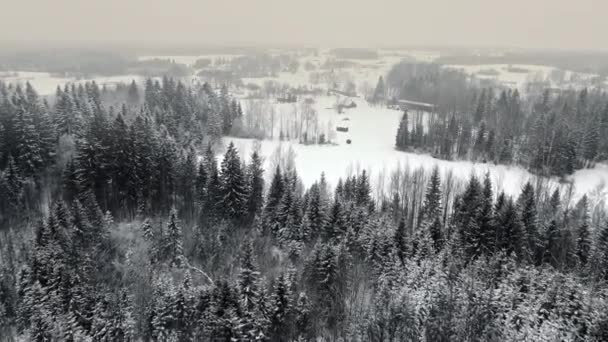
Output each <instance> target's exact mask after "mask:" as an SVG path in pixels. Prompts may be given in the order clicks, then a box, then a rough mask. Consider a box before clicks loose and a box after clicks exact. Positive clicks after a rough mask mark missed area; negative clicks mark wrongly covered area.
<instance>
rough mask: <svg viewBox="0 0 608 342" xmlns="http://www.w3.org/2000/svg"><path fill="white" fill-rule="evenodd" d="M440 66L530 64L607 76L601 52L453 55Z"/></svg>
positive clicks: (443, 58) (606, 60)
mask: <svg viewBox="0 0 608 342" xmlns="http://www.w3.org/2000/svg"><path fill="white" fill-rule="evenodd" d="M436 62H437V63H440V64H466V65H473V64H532V65H547V66H552V67H557V68H561V69H566V70H572V71H577V72H588V73H597V74H600V75H606V74H608V53H607V52H603V51H588V52H587V51H585V52H572V51H568V52H566V51H534V52H532V51H526V52H508V53H504V54H502V55H498V56H496V55H473V54H455V55H446V56H441V57H439V58H438V59H437V60H436Z"/></svg>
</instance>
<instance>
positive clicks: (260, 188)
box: [247, 152, 264, 220]
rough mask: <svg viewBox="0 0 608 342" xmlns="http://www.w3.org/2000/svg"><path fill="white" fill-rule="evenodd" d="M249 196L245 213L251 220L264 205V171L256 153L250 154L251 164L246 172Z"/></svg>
mask: <svg viewBox="0 0 608 342" xmlns="http://www.w3.org/2000/svg"><path fill="white" fill-rule="evenodd" d="M247 183H248V188H249V196H248V198H247V213H248V216H249V218H250V220H251V219H253V218H254V217H255V216H256V215H257V214H258V213H259V212H260V210H261V209H262V206H263V205H264V169H263V168H262V160H261V158H260V156H259V155H258V153H257V152H253V153H252V154H251V163H250V164H249V167H248V170H247Z"/></svg>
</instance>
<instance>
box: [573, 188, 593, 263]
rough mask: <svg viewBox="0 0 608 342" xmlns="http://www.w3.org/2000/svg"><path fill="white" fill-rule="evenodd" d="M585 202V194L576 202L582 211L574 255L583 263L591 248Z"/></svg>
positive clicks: (587, 212) (587, 211)
mask: <svg viewBox="0 0 608 342" xmlns="http://www.w3.org/2000/svg"><path fill="white" fill-rule="evenodd" d="M587 202H588V200H587V195H584V196H583V198H581V200H580V201H579V203H578V207H579V208H580V210H581V211H582V217H581V222H580V224H579V226H578V231H577V237H576V255H577V256H578V260H579V262H580V263H581V264H583V265H585V264H587V261H588V260H589V253H590V250H591V233H590V231H589V209H588V203H587Z"/></svg>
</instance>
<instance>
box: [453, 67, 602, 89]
mask: <svg viewBox="0 0 608 342" xmlns="http://www.w3.org/2000/svg"><path fill="white" fill-rule="evenodd" d="M445 67H447V68H452V69H458V70H462V71H463V72H465V73H466V74H468V75H472V76H474V77H476V78H478V79H490V80H494V81H496V82H497V83H499V84H503V85H506V86H509V87H516V88H518V89H519V90H520V91H522V90H524V89H525V85H526V83H529V82H545V81H548V82H549V85H550V86H551V87H563V88H575V89H576V88H583V87H585V86H589V85H590V84H588V83H589V81H590V80H591V79H592V78H594V77H597V75H595V74H588V73H579V72H573V71H566V70H564V71H561V70H560V69H558V68H554V67H550V66H544V65H528V64H477V65H456V64H452V65H446V66H445ZM556 71H561V72H563V74H562V75H561V76H562V77H563V79H562V80H560V82H559V83H557V82H556V81H555V80H552V78H551V75H552V73H554V72H556Z"/></svg>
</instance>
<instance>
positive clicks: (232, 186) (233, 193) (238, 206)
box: [220, 142, 247, 220]
mask: <svg viewBox="0 0 608 342" xmlns="http://www.w3.org/2000/svg"><path fill="white" fill-rule="evenodd" d="M220 181H221V194H222V199H221V200H220V207H221V208H223V210H224V215H225V217H226V218H229V219H235V220H242V219H243V218H244V217H245V214H246V210H247V185H246V183H245V176H244V175H243V170H242V169H241V160H240V158H239V155H238V152H237V150H236V148H235V147H234V144H233V143H232V142H231V143H230V144H229V145H228V149H227V150H226V154H225V155H224V160H222V165H221V174H220Z"/></svg>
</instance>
